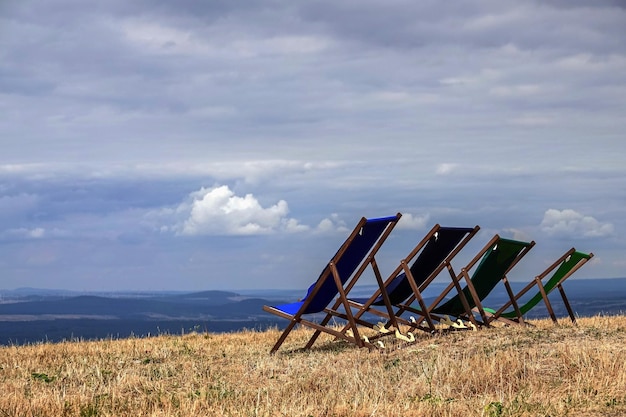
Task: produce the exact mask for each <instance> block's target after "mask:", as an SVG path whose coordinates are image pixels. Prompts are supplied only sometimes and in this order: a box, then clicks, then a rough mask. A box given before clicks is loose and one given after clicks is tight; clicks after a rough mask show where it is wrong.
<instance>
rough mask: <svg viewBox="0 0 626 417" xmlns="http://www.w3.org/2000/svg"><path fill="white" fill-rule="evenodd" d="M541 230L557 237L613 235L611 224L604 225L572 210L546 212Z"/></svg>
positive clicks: (550, 210)
mask: <svg viewBox="0 0 626 417" xmlns="http://www.w3.org/2000/svg"><path fill="white" fill-rule="evenodd" d="M540 228H541V230H542V231H543V232H544V233H546V234H548V235H549V236H555V237H604V236H609V235H611V234H613V225H612V224H611V223H602V222H600V221H598V220H596V219H595V218H593V217H591V216H585V215H583V214H581V213H579V212H577V211H575V210H571V209H565V210H555V209H549V210H546V212H545V213H544V215H543V220H542V221H541V225H540Z"/></svg>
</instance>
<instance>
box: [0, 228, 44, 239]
mask: <svg viewBox="0 0 626 417" xmlns="http://www.w3.org/2000/svg"><path fill="white" fill-rule="evenodd" d="M5 235H7V236H12V237H19V238H24V239H41V238H43V237H44V236H45V235H46V230H45V229H43V228H41V227H35V228H32V229H28V228H25V227H21V228H19V229H11V230H7V231H6V232H5Z"/></svg>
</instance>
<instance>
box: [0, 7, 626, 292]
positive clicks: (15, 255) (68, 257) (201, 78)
mask: <svg viewBox="0 0 626 417" xmlns="http://www.w3.org/2000/svg"><path fill="white" fill-rule="evenodd" d="M625 5H626V3H624V2H623V1H619V0H615V1H593V2H589V1H571V0H562V1H557V0H552V1H545V0H542V1H512V0H511V1H506V0H505V1H502V0H476V1H463V2H446V3H445V4H444V3H442V2H440V1H420V2H414V1H408V0H407V1H402V0H393V1H385V2H380V1H367V0H358V1H356V0H346V1H307V2H299V1H291V0H271V1H270V0H264V1H205V2H195V1H190V0H184V1H176V2H173V1H167V0H141V1H139V0H138V1H131V2H129V1H126V0H106V1H83V0H53V1H31V0H21V1H17V0H16V1H12V0H6V1H2V2H1V3H0V144H1V150H0V288H4V289H12V288H18V287H42V288H64V289H73V290H89V291H92V290H172V289H182V290H206V289H233V290H237V289H256V288H307V287H308V286H309V284H310V283H311V282H313V281H314V280H315V279H316V278H317V276H318V275H319V273H320V271H321V269H322V267H323V266H324V264H325V263H326V262H327V261H328V260H329V258H330V257H331V256H332V255H333V254H334V252H335V251H336V249H337V248H338V246H339V245H340V244H341V242H342V241H343V240H344V239H345V238H346V236H347V234H348V233H349V231H350V230H352V228H353V226H354V225H355V224H356V223H357V221H358V220H359V219H360V217H361V216H365V217H379V216H387V215H393V214H395V213H396V212H401V213H403V215H404V216H403V220H402V221H401V223H400V225H399V226H398V228H396V230H395V231H394V232H393V233H392V235H391V237H390V239H389V240H388V242H387V243H388V244H387V245H385V247H384V249H383V250H382V251H381V253H380V257H379V262H380V264H381V267H382V268H383V271H382V272H383V275H384V274H385V273H390V272H391V269H393V267H395V266H396V264H397V263H398V261H399V260H400V259H401V258H402V257H404V256H405V255H406V254H407V253H408V252H409V251H410V250H411V249H412V248H413V246H414V245H415V244H416V243H417V242H418V241H419V240H420V239H421V238H422V237H423V235H424V234H425V233H426V232H427V231H428V230H429V229H430V228H431V227H432V225H434V224H435V223H440V224H442V225H444V226H470V227H471V226H474V225H480V226H481V232H480V234H479V235H477V236H476V237H475V238H474V240H473V242H472V245H470V246H468V247H467V248H466V250H465V251H463V252H462V253H461V254H460V256H459V258H458V259H457V260H456V261H457V262H456V266H457V267H458V268H460V267H461V266H462V265H463V263H464V261H465V259H467V258H470V257H471V256H472V255H474V253H475V252H476V251H477V250H478V249H480V247H482V245H484V244H485V243H486V241H487V240H489V238H490V237H491V236H493V234H494V233H499V234H501V235H502V236H505V237H513V238H519V239H524V240H535V241H536V242H537V245H536V246H535V248H534V249H533V250H532V251H531V253H530V254H529V255H528V257H527V258H526V259H525V260H524V261H523V262H522V263H521V264H520V265H519V267H518V268H516V270H515V271H514V272H513V273H512V274H511V277H512V278H513V279H515V280H520V281H525V280H529V279H531V278H532V277H533V276H534V275H536V274H538V273H540V272H541V271H543V269H544V268H545V266H546V265H547V264H549V263H551V262H552V261H553V260H554V259H556V258H557V257H558V256H560V255H561V254H562V253H563V252H565V251H566V250H567V249H569V248H570V247H572V246H574V247H576V248H577V249H579V250H581V251H584V252H593V253H594V254H595V255H596V256H595V258H594V259H593V262H592V263H590V264H589V265H586V266H585V267H584V268H583V269H581V270H580V271H579V272H578V273H577V274H576V277H578V278H601V277H602V278H603V277H624V276H626V258H625V256H624V254H625V253H626V137H625V136H626V42H625V39H626V6H625Z"/></svg>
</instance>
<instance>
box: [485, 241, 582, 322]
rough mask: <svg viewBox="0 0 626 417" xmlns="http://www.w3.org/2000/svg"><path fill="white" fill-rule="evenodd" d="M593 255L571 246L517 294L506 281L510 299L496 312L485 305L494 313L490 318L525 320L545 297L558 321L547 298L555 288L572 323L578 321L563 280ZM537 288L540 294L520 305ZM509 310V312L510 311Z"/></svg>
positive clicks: (546, 303)
mask: <svg viewBox="0 0 626 417" xmlns="http://www.w3.org/2000/svg"><path fill="white" fill-rule="evenodd" d="M592 257H593V253H588V254H587V253H583V252H578V251H577V250H576V249H575V248H571V249H570V250H568V251H567V252H565V254H563V256H561V257H560V258H559V259H557V260H556V261H555V262H554V263H553V264H552V265H550V266H549V267H548V268H547V269H546V270H545V271H544V272H543V273H541V274H540V275H537V276H536V277H535V279H534V280H533V281H531V282H530V283H528V285H526V286H525V287H524V288H523V289H522V290H520V291H519V292H518V293H517V294H513V291H512V290H511V286H510V285H509V283H508V282H506V287H507V292H508V294H509V298H510V300H509V301H508V302H507V303H506V304H504V305H503V306H502V307H501V308H500V309H499V310H497V311H495V310H493V309H490V308H485V311H487V312H488V313H490V314H491V317H490V318H489V320H490V321H494V320H500V321H504V322H506V323H510V322H514V323H520V324H523V323H524V315H526V314H527V313H528V312H529V311H530V310H531V309H533V308H534V307H535V306H536V305H537V304H539V303H540V302H541V301H542V300H543V302H544V303H545V305H546V308H547V310H548V314H549V315H550V318H552V321H554V322H555V323H557V322H558V321H557V318H556V315H555V314H554V309H553V308H552V304H551V303H550V300H549V298H548V294H550V293H551V292H552V290H554V289H555V288H558V290H559V292H560V294H561V298H562V300H563V304H564V305H565V308H566V309H567V313H568V314H569V317H570V319H571V320H572V323H576V317H575V316H574V312H573V310H572V308H571V306H570V303H569V301H568V299H567V296H566V295H565V290H564V289H563V282H565V280H566V279H567V278H569V277H570V276H572V274H574V272H576V271H577V270H578V269H579V268H580V267H582V266H583V265H584V264H585V263H587V261H589V260H590V259H591V258H592ZM553 271H554V273H553V274H552V276H551V277H550V278H549V279H548V280H547V281H545V282H544V279H545V278H546V277H547V276H548V275H550V273H551V272H553ZM534 287H537V293H536V294H535V295H534V296H533V297H531V298H530V299H528V301H526V302H525V303H524V304H522V305H519V300H520V299H521V298H522V296H524V295H525V294H526V293H528V292H529V291H530V290H531V289H533V288H534ZM507 310H508V311H507Z"/></svg>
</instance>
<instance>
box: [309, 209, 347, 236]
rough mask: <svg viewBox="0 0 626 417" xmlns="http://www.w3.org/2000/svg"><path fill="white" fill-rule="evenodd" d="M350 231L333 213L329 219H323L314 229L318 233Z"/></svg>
mask: <svg viewBox="0 0 626 417" xmlns="http://www.w3.org/2000/svg"><path fill="white" fill-rule="evenodd" d="M349 230H350V229H348V227H347V226H346V222H344V221H343V220H341V219H340V218H339V215H338V214H337V213H333V214H332V215H331V216H330V218H325V219H324V220H322V221H321V222H319V224H318V225H317V227H316V228H315V231H316V232H318V233H331V232H336V231H338V232H347V231H349Z"/></svg>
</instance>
